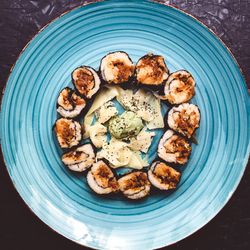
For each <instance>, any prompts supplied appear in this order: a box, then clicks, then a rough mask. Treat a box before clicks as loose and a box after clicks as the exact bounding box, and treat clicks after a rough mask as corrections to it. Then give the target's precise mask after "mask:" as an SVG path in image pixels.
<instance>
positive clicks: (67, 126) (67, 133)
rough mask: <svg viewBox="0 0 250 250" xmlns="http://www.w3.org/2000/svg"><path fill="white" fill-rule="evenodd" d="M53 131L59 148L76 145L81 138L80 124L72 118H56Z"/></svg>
mask: <svg viewBox="0 0 250 250" xmlns="http://www.w3.org/2000/svg"><path fill="white" fill-rule="evenodd" d="M55 133H56V137H57V140H58V143H59V145H60V147H61V148H71V147H73V146H77V145H78V144H79V142H80V140H81V139H82V131H81V125H80V123H79V122H77V121H74V120H72V119H66V118H60V119H58V120H57V121H56V124H55Z"/></svg>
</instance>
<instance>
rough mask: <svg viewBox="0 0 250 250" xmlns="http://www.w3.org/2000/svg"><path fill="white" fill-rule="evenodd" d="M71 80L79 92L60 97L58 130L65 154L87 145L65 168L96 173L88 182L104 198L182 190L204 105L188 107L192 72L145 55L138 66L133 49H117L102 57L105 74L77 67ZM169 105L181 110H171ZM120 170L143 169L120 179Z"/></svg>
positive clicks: (67, 90) (73, 154) (66, 91)
mask: <svg viewBox="0 0 250 250" xmlns="http://www.w3.org/2000/svg"><path fill="white" fill-rule="evenodd" d="M98 74H100V76H99V75H98ZM100 79H102V82H101V80H100ZM72 81H73V85H74V86H75V89H76V92H75V91H74V90H72V89H70V88H69V87H66V88H64V89H63V90H62V91H61V92H60V94H59V97H58V101H57V111H58V113H59V114H60V115H61V116H62V117H63V118H60V119H58V120H57V121H56V125H55V133H56V136H57V139H58V142H59V145H60V147H61V148H62V149H64V150H65V149H67V148H72V147H75V146H77V145H78V144H79V143H80V142H81V141H82V137H83V143H84V144H83V145H82V146H78V147H77V148H73V149H72V150H71V151H69V152H64V154H63V156H62V162H63V163H64V164H65V166H66V167H67V168H69V169H70V170H72V171H76V172H84V171H88V170H89V171H88V173H87V183H88V185H89V187H90V188H91V189H92V190H93V191H94V192H96V193H97V194H109V193H114V192H121V193H123V194H124V196H125V197H126V198H128V199H134V200H135V199H141V198H143V197H146V196H147V195H149V193H150V189H151V184H152V186H153V187H154V188H156V189H158V190H169V189H175V188H176V187H177V185H178V183H179V181H180V176H181V173H180V172H179V171H177V170H175V167H178V166H183V165H184V164H186V163H187V162H188V160H189V157H190V155H191V151H192V146H191V143H190V141H189V139H190V138H191V137H192V136H193V135H194V132H195V130H196V129H197V128H198V127H199V123H200V112H199V109H198V107H197V106H196V105H194V104H190V103H187V101H189V100H190V99H191V98H192V97H193V96H194V94H195V80H194V78H193V77H192V75H191V74H190V73H189V72H187V71H186V70H179V71H176V72H174V73H171V74H170V72H169V69H168V67H167V65H166V63H165V59H164V57H163V56H161V55H153V54H147V55H144V56H142V57H141V58H140V59H139V60H138V62H137V64H136V66H134V64H133V61H132V60H131V58H130V57H129V55H128V54H127V53H126V52H122V51H115V52H111V53H108V54H107V55H106V56H104V57H103V58H102V59H101V62H100V68H99V72H97V71H95V70H94V69H92V68H90V67H88V66H81V67H78V68H76V69H75V70H74V71H73V73H72ZM125 83H126V88H123V86H125V85H124V84H125ZM145 87H146V88H145ZM162 89H164V94H163V95H161V94H160V93H161V91H162ZM77 93H79V95H78V94H77ZM90 101H91V105H88V110H86V112H84V114H82V113H83V112H82V111H83V110H85V109H86V107H85V106H87V102H90ZM165 101H167V102H168V103H169V104H170V105H176V104H180V105H179V106H172V107H170V108H168V107H167V106H166V104H165V103H164V102H165ZM183 102H185V103H183ZM167 110H168V112H167ZM80 114H82V117H80V116H79V115H80ZM78 116H79V118H80V119H78V120H73V119H66V118H65V117H69V118H75V117H78ZM164 120H165V121H167V122H164ZM79 121H80V122H82V124H80V123H79ZM82 132H83V133H82ZM82 134H83V135H82ZM159 137H160V140H158V141H156V140H157V139H156V140H155V138H159ZM153 141H154V143H153ZM153 144H154V145H155V144H158V147H157V149H156V151H157V152H155V159H152V157H151V158H150V157H149V155H148V151H149V150H150V148H151V147H154V145H153ZM159 159H161V160H159ZM169 164H172V165H173V166H170V165H169ZM119 168H125V169H136V171H132V172H131V173H125V174H124V173H123V174H122V175H121V176H120V178H119V179H118V180H117V179H116V177H115V174H114V172H113V171H116V170H115V169H119Z"/></svg>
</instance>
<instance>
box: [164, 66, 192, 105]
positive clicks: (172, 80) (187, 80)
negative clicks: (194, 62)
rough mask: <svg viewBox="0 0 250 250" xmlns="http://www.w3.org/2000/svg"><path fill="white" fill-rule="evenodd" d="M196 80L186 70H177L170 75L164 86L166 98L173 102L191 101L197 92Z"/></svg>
mask: <svg viewBox="0 0 250 250" xmlns="http://www.w3.org/2000/svg"><path fill="white" fill-rule="evenodd" d="M194 89H195V80H194V78H193V77H192V75H191V74H190V73H189V72H188V71H186V70H179V71H176V72H174V73H172V74H170V76H169V77H168V79H167V81H166V83H165V87H164V98H163V99H166V100H168V102H169V103H171V104H181V103H184V102H187V101H189V100H190V99H191V98H192V97H193V96H194V94H195V90H194Z"/></svg>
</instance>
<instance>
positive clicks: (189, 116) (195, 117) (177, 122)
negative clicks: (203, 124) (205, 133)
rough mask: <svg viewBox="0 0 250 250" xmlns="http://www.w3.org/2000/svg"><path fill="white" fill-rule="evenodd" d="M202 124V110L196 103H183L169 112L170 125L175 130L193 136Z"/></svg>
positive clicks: (188, 136) (189, 136)
mask: <svg viewBox="0 0 250 250" xmlns="http://www.w3.org/2000/svg"><path fill="white" fill-rule="evenodd" d="M199 124H200V111H199V109H198V107H197V106H195V105H194V104H189V103H183V104H181V105H179V106H177V107H173V108H172V109H171V110H170V111H169V113H168V125H169V127H170V128H171V129H173V130H174V131H176V132H178V133H180V134H182V135H184V136H186V137H187V138H191V137H192V135H193V133H194V131H195V130H196V129H197V128H198V127H199Z"/></svg>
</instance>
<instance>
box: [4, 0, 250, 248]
mask: <svg viewBox="0 0 250 250" xmlns="http://www.w3.org/2000/svg"><path fill="white" fill-rule="evenodd" d="M165 2H166V3H168V4H172V5H174V6H176V7H179V8H180V9H182V10H185V11H186V12H188V13H190V14H192V15H194V16H195V17H196V18H198V19H199V20H201V21H202V22H204V23H205V24H206V25H207V26H208V27H210V28H211V29H212V30H213V31H214V32H215V33H216V34H217V35H218V36H219V37H220V38H221V39H222V40H223V41H224V42H225V44H226V45H227V46H228V47H229V48H230V49H231V51H232V52H233V54H234V55H235V57H236V59H237V60H238V62H239V65H240V67H241V68H242V71H243V74H244V76H245V79H246V82H247V83H248V88H249V87H250V85H249V83H250V20H249V19H250V13H249V12H250V1H249V0H207V1H202V0H172V1H171V0H170V1H165ZM82 3H84V1H79V0H32V1H31V0H30V1H28V0H1V1H0V88H1V91H2V89H3V87H4V85H5V83H6V79H7V76H8V74H9V71H10V68H11V66H12V65H13V63H14V62H15V61H16V59H17V57H18V55H19V53H20V52H21V50H22V48H23V47H24V46H25V44H26V43H27V42H28V41H29V40H30V39H31V38H32V37H33V35H34V34H36V33H37V31H38V30H39V29H40V28H41V27H43V26H44V25H45V24H47V23H48V22H49V21H51V20H52V19H54V18H55V17H57V16H59V15H60V14H62V13H63V12H65V11H67V10H70V9H72V8H74V7H76V6H78V5H81V4H82ZM0 166H1V169H0V170H1V171H0V183H1V188H0V198H1V201H0V249H3V250H8V249H11V250H16V249H19V250H22V249H26V250H29V249H53V248H55V249H62V250H63V249H83V247H81V246H78V245H76V244H75V243H73V242H71V241H69V240H67V239H65V238H63V237H62V236H60V235H58V234H57V233H55V232H53V231H52V230H50V229H49V228H48V227H47V226H46V225H45V224H43V222H41V221H40V220H39V219H38V218H37V217H36V216H35V215H34V214H32V213H31V212H30V210H29V209H28V208H27V207H26V205H25V204H24V203H23V201H22V199H21V198H20V197H19V195H18V193H17V192H16V190H15V189H14V187H13V185H12V183H11V180H10V178H9V176H8V173H7V170H6V168H5V166H4V163H3V161H2V160H1V163H0ZM249 170H250V164H248V166H247V169H246V171H245V174H244V176H243V178H242V181H241V183H240V185H239V187H238V188H237V190H236V192H235V193H234V195H233V197H232V198H231V199H230V201H229V202H228V204H227V205H226V206H225V207H224V208H223V209H222V211H221V212H220V213H219V214H218V215H217V216H216V217H215V218H214V219H213V220H212V221H211V222H209V223H208V224H207V225H206V226H205V227H203V228H202V229H200V230H199V231H198V232H196V233H195V234H193V235H192V236H190V237H188V238H187V239H184V240H182V241H180V242H178V243H177V244H175V245H173V246H171V247H170V249H192V250H195V249H213V250H216V249H219V250H221V249H234V250H238V249H250V199H249V197H250V195H249V194H250V175H249ZM128 250H129V249H128Z"/></svg>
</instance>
